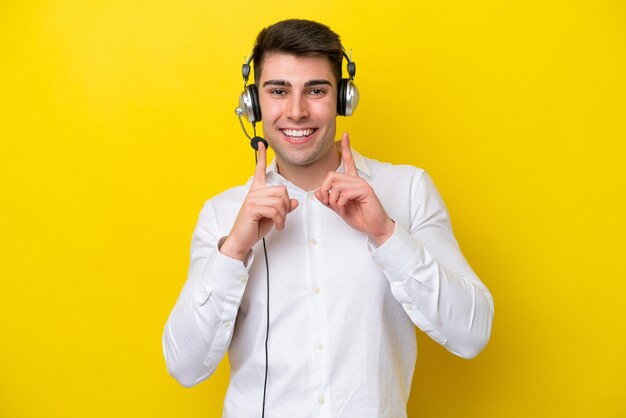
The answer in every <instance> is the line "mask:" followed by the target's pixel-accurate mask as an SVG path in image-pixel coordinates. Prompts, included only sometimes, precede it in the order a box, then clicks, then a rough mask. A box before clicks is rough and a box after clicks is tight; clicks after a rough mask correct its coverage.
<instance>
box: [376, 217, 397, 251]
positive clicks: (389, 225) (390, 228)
mask: <svg viewBox="0 0 626 418" xmlns="http://www.w3.org/2000/svg"><path fill="white" fill-rule="evenodd" d="M395 230H396V223H395V221H394V220H393V219H391V218H387V222H385V227H384V228H382V231H381V232H380V233H378V234H372V235H370V238H371V239H372V241H374V244H375V245H376V247H380V246H381V245H383V244H384V243H385V242H386V241H387V240H388V239H389V238H390V237H391V236H392V235H393V233H394V231H395Z"/></svg>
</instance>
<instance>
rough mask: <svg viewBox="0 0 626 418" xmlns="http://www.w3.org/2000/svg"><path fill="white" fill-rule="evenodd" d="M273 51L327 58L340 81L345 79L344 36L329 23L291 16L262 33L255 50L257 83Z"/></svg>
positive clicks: (254, 63) (258, 37)
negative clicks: (342, 68)
mask: <svg viewBox="0 0 626 418" xmlns="http://www.w3.org/2000/svg"><path fill="white" fill-rule="evenodd" d="M272 52H283V53H287V54H293V55H296V56H322V57H326V58H327V59H328V61H329V62H330V64H331V66H332V69H333V74H334V75H335V77H336V81H337V83H339V80H341V60H342V58H343V53H342V47H341V39H340V38H339V35H337V34H336V33H335V32H333V31H332V30H331V29H330V28H329V27H328V26H326V25H323V24H321V23H318V22H314V21H311V20H303V19H289V20H283V21H280V22H278V23H274V24H273V25H271V26H268V27H267V28H265V29H263V30H262V31H261V32H259V35H258V36H257V38H256V43H255V45H254V49H253V50H252V59H253V65H254V81H255V83H256V84H257V85H258V83H259V79H260V77H261V71H262V69H263V59H264V58H265V55H266V54H269V53H272Z"/></svg>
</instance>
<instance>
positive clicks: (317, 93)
mask: <svg viewBox="0 0 626 418" xmlns="http://www.w3.org/2000/svg"><path fill="white" fill-rule="evenodd" d="M309 94H310V95H312V96H323V95H324V94H326V90H324V89H317V88H316V89H311V90H309Z"/></svg>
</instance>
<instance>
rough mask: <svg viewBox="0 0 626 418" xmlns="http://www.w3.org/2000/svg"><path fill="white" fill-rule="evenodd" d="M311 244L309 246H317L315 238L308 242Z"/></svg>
mask: <svg viewBox="0 0 626 418" xmlns="http://www.w3.org/2000/svg"><path fill="white" fill-rule="evenodd" d="M309 242H310V243H311V245H315V244H317V241H316V240H315V238H311V241H309Z"/></svg>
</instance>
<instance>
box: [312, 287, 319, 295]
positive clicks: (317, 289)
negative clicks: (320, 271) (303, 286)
mask: <svg viewBox="0 0 626 418" xmlns="http://www.w3.org/2000/svg"><path fill="white" fill-rule="evenodd" d="M313 293H315V294H316V295H319V294H320V288H319V287H317V286H315V287H314V288H313Z"/></svg>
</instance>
